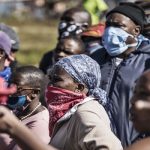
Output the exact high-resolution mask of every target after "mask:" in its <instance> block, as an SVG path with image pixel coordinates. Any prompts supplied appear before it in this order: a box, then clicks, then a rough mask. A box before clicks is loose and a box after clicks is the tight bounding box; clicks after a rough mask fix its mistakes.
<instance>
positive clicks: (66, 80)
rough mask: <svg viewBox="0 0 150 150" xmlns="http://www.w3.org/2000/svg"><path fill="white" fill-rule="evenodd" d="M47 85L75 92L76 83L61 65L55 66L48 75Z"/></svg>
mask: <svg viewBox="0 0 150 150" xmlns="http://www.w3.org/2000/svg"><path fill="white" fill-rule="evenodd" d="M49 79H50V82H49V85H51V86H54V87H58V88H62V89H66V90H70V91H73V92H75V90H76V89H77V87H78V83H76V82H75V81H74V79H73V78H72V77H71V76H70V75H69V74H68V73H67V72H66V71H65V70H64V69H63V68H61V67H59V66H56V67H54V69H53V70H52V72H51V73H50V75H49Z"/></svg>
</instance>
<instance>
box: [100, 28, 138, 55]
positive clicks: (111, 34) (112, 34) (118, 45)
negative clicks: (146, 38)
mask: <svg viewBox="0 0 150 150" xmlns="http://www.w3.org/2000/svg"><path fill="white" fill-rule="evenodd" d="M128 37H133V38H134V36H133V35H131V34H129V33H127V32H126V31H124V30H123V29H121V28H116V27H108V28H106V29H105V32H104V34H103V37H102V43H103V46H104V47H105V49H106V51H107V53H108V54H109V55H110V56H117V55H119V54H122V53H123V52H125V51H126V50H127V49H128V48H129V47H135V46H137V44H138V42H135V43H132V44H126V40H127V38H128ZM134 39H135V40H136V41H137V39H136V38H134Z"/></svg>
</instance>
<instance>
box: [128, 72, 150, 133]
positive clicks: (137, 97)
mask: <svg viewBox="0 0 150 150" xmlns="http://www.w3.org/2000/svg"><path fill="white" fill-rule="evenodd" d="M131 104H132V105H131V120H132V122H133V124H134V127H135V129H136V130H137V131H139V132H141V133H150V126H149V123H150V71H146V72H145V73H144V74H143V75H142V76H141V77H140V79H139V80H138V82H137V84H136V86H135V89H134V94H133V97H132V100H131Z"/></svg>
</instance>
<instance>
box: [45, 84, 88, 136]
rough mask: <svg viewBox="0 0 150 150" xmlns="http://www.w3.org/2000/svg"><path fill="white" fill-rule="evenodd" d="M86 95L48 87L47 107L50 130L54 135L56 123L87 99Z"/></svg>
mask: <svg viewBox="0 0 150 150" xmlns="http://www.w3.org/2000/svg"><path fill="white" fill-rule="evenodd" d="M85 97H86V95H84V94H80V93H75V92H73V91H69V90H65V89H61V88H57V87H52V86H48V87H47V90H46V100H47V106H48V110H49V114H50V122H49V130H50V135H51V134H52V131H53V127H54V125H55V123H56V122H57V121H58V120H59V119H60V118H61V117H62V116H64V114H65V113H66V112H67V111H68V110H69V109H71V108H72V107H73V106H74V105H75V104H77V103H80V102H81V101H83V100H84V99H85Z"/></svg>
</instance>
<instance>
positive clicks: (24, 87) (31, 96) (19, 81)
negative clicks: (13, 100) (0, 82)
mask: <svg viewBox="0 0 150 150" xmlns="http://www.w3.org/2000/svg"><path fill="white" fill-rule="evenodd" d="M23 81H25V80H24V79H23V78H21V77H20V76H19V75H18V76H17V75H16V76H13V77H12V80H11V82H12V83H13V84H14V85H16V87H17V92H16V93H15V94H14V96H20V95H26V96H27V103H26V105H25V106H24V108H25V109H24V110H19V111H20V113H19V114H18V117H19V118H20V119H21V118H22V117H24V116H26V115H28V114H29V113H30V112H32V111H33V110H34V108H35V107H36V106H37V105H38V104H39V93H40V89H39V88H34V87H32V85H28V84H26V83H25V82H23ZM12 96H13V95H12ZM42 110H44V107H43V106H40V107H39V108H38V109H37V110H36V111H35V112H34V113H33V114H32V115H34V114H37V113H38V112H41V111H42Z"/></svg>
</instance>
